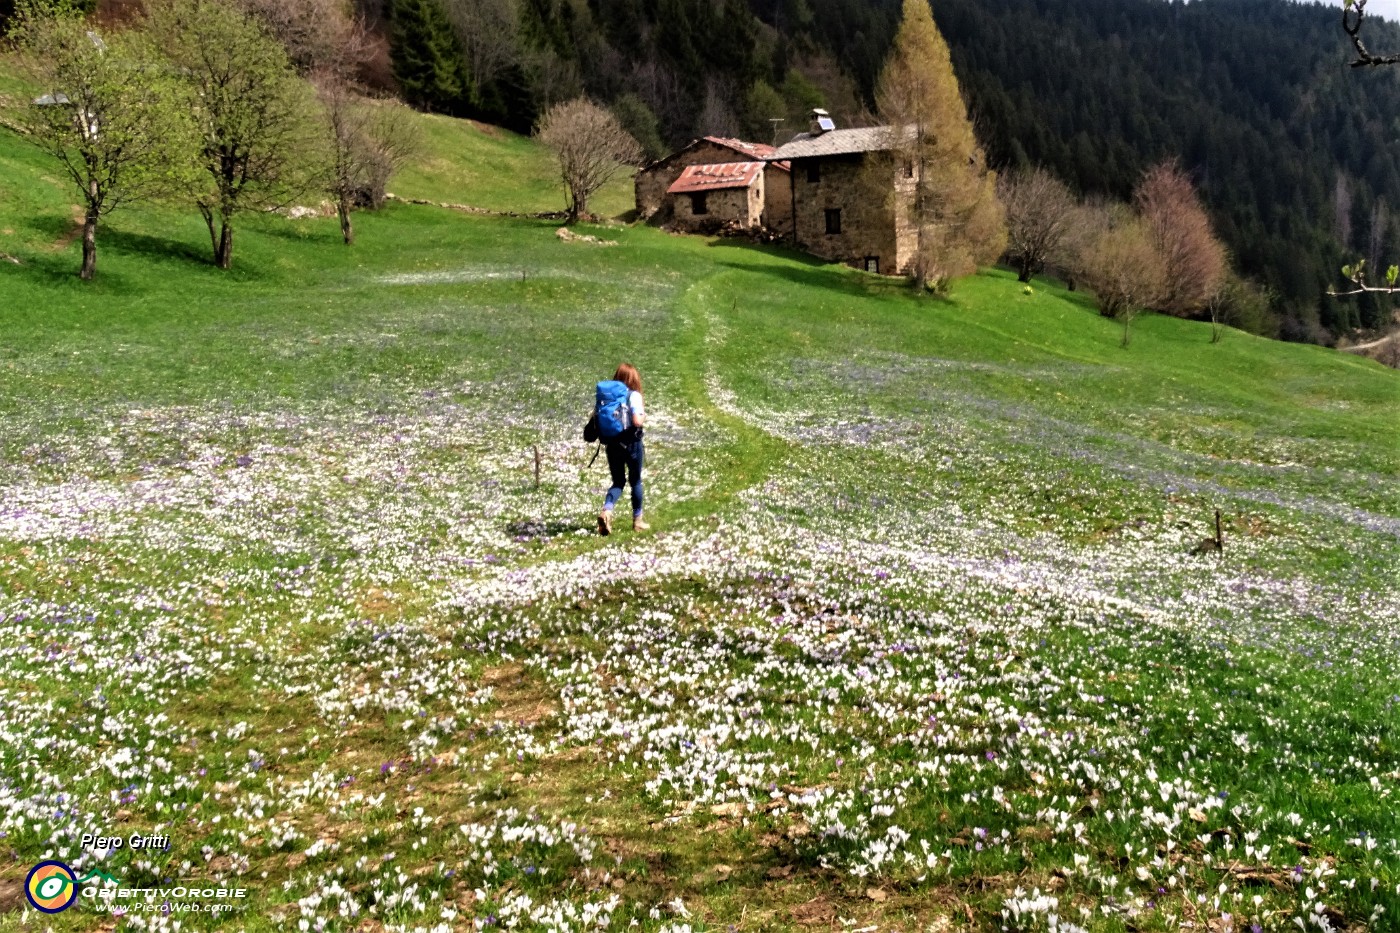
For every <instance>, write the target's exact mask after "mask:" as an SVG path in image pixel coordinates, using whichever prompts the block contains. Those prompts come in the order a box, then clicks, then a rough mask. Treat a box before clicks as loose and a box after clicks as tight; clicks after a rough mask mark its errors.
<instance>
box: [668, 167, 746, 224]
mask: <svg viewBox="0 0 1400 933" xmlns="http://www.w3.org/2000/svg"><path fill="white" fill-rule="evenodd" d="M763 168H764V165H763V163H762V162H721V163H719V164H717V165H687V166H686V167H685V169H684V171H682V172H681V175H680V177H679V178H677V179H676V180H675V182H674V183H673V184H672V185H671V187H669V188H667V189H666V193H667V194H669V195H671V211H672V214H671V216H672V223H674V224H675V225H676V226H677V227H680V228H681V229H684V230H706V229H715V228H717V227H720V226H726V225H732V226H735V227H739V228H741V229H749V228H751V227H757V226H760V225H761V224H762V223H763V203H764V199H763V194H764V186H763Z"/></svg>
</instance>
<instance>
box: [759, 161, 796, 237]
mask: <svg viewBox="0 0 1400 933" xmlns="http://www.w3.org/2000/svg"><path fill="white" fill-rule="evenodd" d="M763 226H765V227H767V228H768V229H769V230H776V231H777V232H779V233H791V232H792V176H791V174H789V173H788V172H785V171H783V170H782V169H780V168H778V166H777V165H775V164H774V163H772V162H769V163H768V164H767V165H766V166H764V168H763Z"/></svg>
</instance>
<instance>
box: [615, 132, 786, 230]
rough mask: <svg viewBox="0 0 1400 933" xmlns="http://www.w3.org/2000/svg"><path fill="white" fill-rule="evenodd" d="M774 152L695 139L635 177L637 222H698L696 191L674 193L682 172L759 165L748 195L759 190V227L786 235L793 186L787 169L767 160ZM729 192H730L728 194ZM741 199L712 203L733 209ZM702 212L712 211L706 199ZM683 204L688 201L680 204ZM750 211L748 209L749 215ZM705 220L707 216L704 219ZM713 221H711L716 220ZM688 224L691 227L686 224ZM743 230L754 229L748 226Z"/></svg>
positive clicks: (716, 138) (715, 138) (744, 144)
mask: <svg viewBox="0 0 1400 933" xmlns="http://www.w3.org/2000/svg"><path fill="white" fill-rule="evenodd" d="M772 153H773V147H772V146H765V145H763V144H762V143H750V142H745V141H743V140H741V139H726V138H724V137H721V136H706V137H704V138H703V139H697V140H694V141H693V142H691V143H690V144H689V145H687V146H685V147H683V148H682V149H679V150H677V151H676V152H673V153H672V154H671V155H669V156H667V157H666V158H664V159H661V160H659V161H656V162H653V163H651V164H650V165H648V166H646V167H645V168H643V169H642V170H641V171H639V172H638V173H637V177H636V179H635V180H634V182H633V184H634V187H635V190H636V198H637V217H638V219H640V220H648V221H654V222H663V223H664V222H667V221H671V220H673V219H675V220H677V221H678V222H680V213H681V212H682V211H684V212H686V213H687V214H688V215H690V218H693V217H694V210H693V208H694V202H693V199H692V197H691V196H692V195H693V194H695V193H696V192H695V191H693V190H689V189H687V190H684V191H681V192H677V193H672V192H671V188H672V186H673V185H675V184H676V182H677V181H679V180H680V177H681V175H682V173H684V172H685V171H686V169H687V168H689V167H691V166H694V165H733V164H736V163H749V162H756V163H761V171H760V172H759V173H758V177H757V178H756V179H752V180H751V182H750V187H749V190H750V192H753V191H757V198H758V203H759V208H758V215H757V216H758V220H757V224H758V225H762V226H765V227H770V228H772V229H774V230H778V231H780V232H788V231H789V230H790V227H788V226H787V225H788V224H790V223H791V219H792V211H791V205H790V204H789V202H788V197H789V195H790V190H791V186H790V185H788V182H787V171H788V166H787V164H786V163H785V162H782V161H779V160H769V159H768V157H769V156H770V155H772ZM725 190H730V189H725ZM736 198H737V195H725V196H723V197H722V198H720V199H719V200H717V201H715V202H714V203H715V204H716V205H718V206H722V207H723V208H724V209H725V210H728V209H730V208H735V209H736V210H737V204H734V203H731V202H733V201H734V200H735V199H736ZM703 200H704V202H705V203H704V204H703V205H702V207H703V208H704V209H706V210H710V211H712V212H713V209H712V208H711V207H710V199H709V198H708V197H706V198H705V199H703ZM681 202H685V203H684V204H682V203H681ZM748 211H749V208H748V207H745V209H744V213H745V215H746V216H747V214H748ZM701 216H704V215H701ZM717 219H718V218H717V217H713V216H712V219H711V221H710V222H714V220H717ZM684 223H685V225H687V226H689V225H690V224H691V223H692V220H691V219H687V220H686V221H685V222H684ZM743 225H744V226H753V225H754V224H748V223H744V224H743Z"/></svg>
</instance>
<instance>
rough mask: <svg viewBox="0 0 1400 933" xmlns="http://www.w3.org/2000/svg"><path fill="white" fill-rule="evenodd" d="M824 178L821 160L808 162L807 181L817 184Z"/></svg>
mask: <svg viewBox="0 0 1400 933" xmlns="http://www.w3.org/2000/svg"><path fill="white" fill-rule="evenodd" d="M821 180H822V165H821V163H820V162H808V163H807V183H808V184H811V185H815V184H816V183H817V182H819V181H821Z"/></svg>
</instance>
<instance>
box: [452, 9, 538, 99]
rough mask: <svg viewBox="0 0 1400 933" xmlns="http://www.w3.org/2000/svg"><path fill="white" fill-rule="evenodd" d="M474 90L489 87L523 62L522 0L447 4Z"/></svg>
mask: <svg viewBox="0 0 1400 933" xmlns="http://www.w3.org/2000/svg"><path fill="white" fill-rule="evenodd" d="M443 6H444V8H445V9H446V10H447V18H448V19H449V20H451V21H452V26H453V28H454V29H456V31H457V38H458V39H460V40H461V43H462V51H463V52H464V53H465V54H466V58H467V70H468V71H469V72H470V73H471V78H472V86H473V87H476V88H483V87H486V86H487V85H488V84H490V83H491V82H493V81H495V80H496V79H497V78H499V77H500V76H501V75H502V74H504V73H505V71H506V69H508V68H509V67H510V66H512V65H514V64H515V63H516V62H518V61H519V60H520V39H519V28H520V27H519V24H520V4H519V0H445V2H444V4H443Z"/></svg>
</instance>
